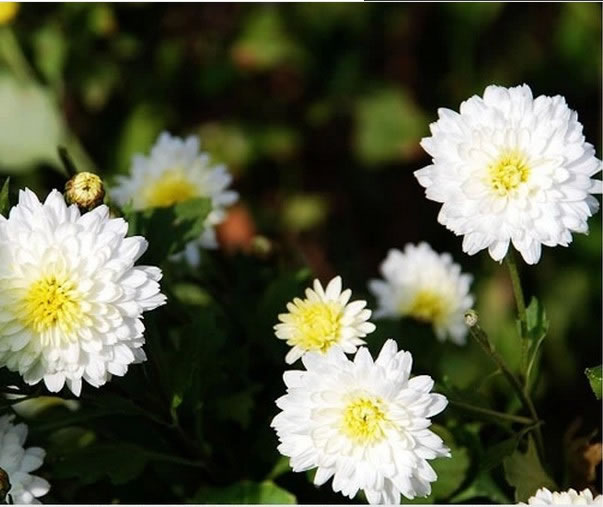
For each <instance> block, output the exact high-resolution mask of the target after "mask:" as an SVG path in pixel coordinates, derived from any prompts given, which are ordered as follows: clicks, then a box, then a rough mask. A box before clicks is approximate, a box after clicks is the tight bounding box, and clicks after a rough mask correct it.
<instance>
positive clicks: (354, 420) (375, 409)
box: [341, 396, 387, 444]
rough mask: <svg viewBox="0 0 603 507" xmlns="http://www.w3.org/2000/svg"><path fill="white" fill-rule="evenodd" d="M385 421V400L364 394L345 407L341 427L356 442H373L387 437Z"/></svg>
mask: <svg viewBox="0 0 603 507" xmlns="http://www.w3.org/2000/svg"><path fill="white" fill-rule="evenodd" d="M385 423H387V418H386V416H385V410H384V407H383V402H382V401H381V400H380V399H378V398H377V399H371V398H369V397H366V396H362V397H359V398H356V399H354V400H353V401H351V402H350V403H349V404H348V405H347V406H346V407H345V409H344V411H343V418H342V427H341V429H342V431H343V433H344V434H345V435H346V436H347V437H348V438H350V439H351V440H353V441H354V442H355V443H356V444H373V443H376V442H379V441H380V440H381V439H383V438H384V437H385V432H384V429H383V427H384V425H385Z"/></svg>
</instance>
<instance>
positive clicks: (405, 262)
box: [369, 243, 473, 345]
mask: <svg viewBox="0 0 603 507" xmlns="http://www.w3.org/2000/svg"><path fill="white" fill-rule="evenodd" d="M381 274H382V275H383V278H384V280H371V281H370V282H369V289H370V290H371V292H372V293H373V294H374V295H375V297H376V299H377V304H378V305H379V307H378V309H377V310H376V311H375V317H412V318H415V319H417V320H420V321H423V322H428V323H430V324H432V326H433V330H434V332H435V334H436V336H437V337H438V339H439V340H440V341H443V340H444V339H446V337H449V338H450V340H451V341H453V342H454V343H456V344H458V345H462V344H464V343H465V336H466V334H467V326H466V325H465V320H464V315H465V312H466V311H467V310H469V309H470V308H471V306H472V305H473V296H471V294H469V287H470V285H471V281H472V276H471V275H468V274H463V273H461V267H460V266H459V265H458V264H455V263H454V262H453V261H452V257H451V255H450V254H448V253H443V254H438V253H437V252H435V251H434V250H433V249H432V248H431V247H430V246H429V245H428V244H427V243H420V244H418V245H412V244H408V245H406V246H405V247H404V251H403V252H401V251H400V250H397V249H392V250H390V251H389V252H388V254H387V257H386V258H385V260H384V261H383V263H382V264H381Z"/></svg>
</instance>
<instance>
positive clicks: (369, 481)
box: [272, 340, 450, 504]
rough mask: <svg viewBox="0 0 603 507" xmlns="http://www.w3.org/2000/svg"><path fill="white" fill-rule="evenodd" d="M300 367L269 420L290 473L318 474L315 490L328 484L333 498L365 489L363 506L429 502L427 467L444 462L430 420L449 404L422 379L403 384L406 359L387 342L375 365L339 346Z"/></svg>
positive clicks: (362, 353)
mask: <svg viewBox="0 0 603 507" xmlns="http://www.w3.org/2000/svg"><path fill="white" fill-rule="evenodd" d="M302 361H303V363H304V366H305V367H306V370H307V371H288V372H285V374H284V380H285V384H286V385H287V394H286V395H284V396H282V397H281V398H279V399H278V400H277V401H276V404H277V406H278V407H279V408H280V409H281V410H282V412H280V413H279V414H278V415H277V416H276V417H275V418H274V420H273V421H272V427H273V428H275V430H276V433H277V435H278V438H279V441H280V445H279V447H278V450H279V452H281V454H283V455H285V456H288V457H289V458H291V460H290V465H291V467H292V468H293V471H294V472H303V471H305V470H310V469H312V468H317V470H316V475H315V477H314V483H315V484H316V485H318V486H320V485H322V484H324V483H326V482H327V481H328V480H329V479H330V478H331V477H332V478H333V490H334V491H335V492H341V494H343V495H345V496H347V497H349V498H353V497H354V496H356V493H357V492H358V491H359V490H364V493H365V495H366V497H367V499H368V501H369V502H370V503H386V504H398V503H400V494H402V495H404V496H405V497H407V498H414V497H415V496H420V497H423V496H427V495H429V494H430V492H431V484H430V483H431V482H433V481H435V480H436V479H437V476H436V474H435V472H434V470H433V468H432V467H431V466H430V465H429V463H428V462H427V460H429V459H434V458H437V457H440V456H450V452H449V449H447V448H446V447H445V446H444V444H443V442H442V439H441V438H440V437H438V436H437V435H436V434H435V433H433V432H432V431H430V430H429V426H430V425H431V421H430V417H432V416H434V415H436V414H439V413H440V412H441V411H442V410H444V408H445V407H446V405H447V403H448V402H447V400H446V398H445V397H444V396H442V395H440V394H433V393H430V391H431V389H432V387H433V380H432V379H431V378H430V377H429V376H427V375H421V376H418V377H414V378H412V379H410V378H409V377H410V371H411V367H412V355H411V354H410V352H404V351H399V352H398V347H397V345H396V342H395V341H394V340H388V341H387V342H385V344H384V345H383V348H382V349H381V352H380V353H379V357H378V358H377V360H376V361H374V362H373V358H372V357H371V355H370V353H369V351H368V350H367V349H366V348H365V347H361V348H360V349H359V350H358V352H357V353H356V356H355V357H354V360H353V361H350V360H349V359H347V357H346V356H345V354H344V353H343V351H342V350H341V349H340V348H338V347H333V348H331V349H330V350H329V352H328V353H327V354H326V355H323V354H317V353H311V354H306V355H305V356H304V357H303V358H302Z"/></svg>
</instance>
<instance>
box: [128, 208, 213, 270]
mask: <svg viewBox="0 0 603 507" xmlns="http://www.w3.org/2000/svg"><path fill="white" fill-rule="evenodd" d="M210 211H211V200H210V199H208V198H206V197H199V198H195V199H189V200H187V201H183V202H181V203H178V204H176V205H175V206H171V207H167V208H153V209H148V210H144V211H134V210H132V209H127V208H124V218H125V219H126V220H127V221H128V225H129V234H130V235H131V236H133V235H141V236H144V237H145V238H146V239H147V241H148V242H149V249H148V250H147V252H146V253H145V257H144V259H145V262H147V263H148V264H161V263H162V262H163V261H164V260H165V259H167V258H168V257H169V256H170V255H172V254H175V253H178V252H181V251H182V250H183V249H184V247H185V246H186V244H187V243H188V242H189V241H193V240H196V239H198V238H199V237H200V236H201V233H202V232H203V229H204V227H205V219H206V218H207V215H208V214H209V212H210Z"/></svg>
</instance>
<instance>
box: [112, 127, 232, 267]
mask: <svg viewBox="0 0 603 507" xmlns="http://www.w3.org/2000/svg"><path fill="white" fill-rule="evenodd" d="M231 181H232V176H231V175H230V173H229V172H228V170H227V169H226V167H225V166H224V165H211V163H210V159H209V155H208V154H207V153H204V152H200V151H199V138H198V137H196V136H190V137H187V138H186V139H181V138H179V137H172V136H171V135H170V134H168V133H167V132H163V133H162V134H161V135H160V136H159V139H158V140H157V142H156V143H155V145H154V146H153V148H151V154H150V155H149V156H148V157H145V156H143V155H135V156H134V157H133V159H132V167H131V168H130V174H129V175H128V176H118V177H117V180H116V182H117V185H116V186H115V187H114V188H112V189H111V190H110V191H109V192H110V195H111V196H112V197H113V199H115V201H116V202H117V203H118V204H120V205H122V206H123V205H125V204H127V203H131V204H132V206H133V207H134V209H136V210H143V209H148V208H157V207H167V206H172V205H174V204H176V203H179V202H183V201H186V200H188V199H192V198H195V197H208V198H210V199H211V205H212V209H211V211H210V213H209V215H208V216H207V219H206V221H205V230H204V231H203V234H202V235H201V237H200V238H199V240H198V241H193V242H190V243H189V244H188V245H187V246H186V249H185V251H184V252H183V253H184V257H185V258H186V260H187V261H188V262H189V263H190V264H191V265H193V266H196V265H198V264H199V261H200V253H199V248H200V247H203V248H216V247H217V241H216V233H215V229H214V227H215V226H216V225H218V224H219V223H221V222H222V221H223V220H224V218H225V217H226V211H225V210H226V207H227V206H230V205H231V204H233V203H234V202H235V201H236V200H237V199H238V194H237V193H236V192H234V191H232V190H227V188H228V186H229V185H230V183H231Z"/></svg>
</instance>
